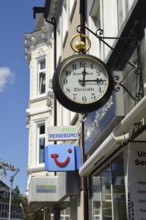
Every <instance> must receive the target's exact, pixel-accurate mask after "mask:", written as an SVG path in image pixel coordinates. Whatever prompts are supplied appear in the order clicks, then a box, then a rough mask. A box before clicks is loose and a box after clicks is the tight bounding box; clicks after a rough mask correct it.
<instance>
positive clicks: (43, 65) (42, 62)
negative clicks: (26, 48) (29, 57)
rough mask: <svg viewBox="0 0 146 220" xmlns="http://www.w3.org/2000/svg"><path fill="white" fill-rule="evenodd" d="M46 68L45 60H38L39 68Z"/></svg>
mask: <svg viewBox="0 0 146 220" xmlns="http://www.w3.org/2000/svg"><path fill="white" fill-rule="evenodd" d="M45 68H46V61H45V60H42V61H41V62H40V69H41V70H42V69H45Z"/></svg>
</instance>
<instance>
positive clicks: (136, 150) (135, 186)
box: [127, 142, 146, 220]
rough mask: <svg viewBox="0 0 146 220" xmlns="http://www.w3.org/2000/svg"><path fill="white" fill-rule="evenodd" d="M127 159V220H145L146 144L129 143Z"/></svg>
mask: <svg viewBox="0 0 146 220" xmlns="http://www.w3.org/2000/svg"><path fill="white" fill-rule="evenodd" d="M128 157H129V159H128V164H127V166H128V167H127V168H128V169H127V170H128V173H127V174H128V175H127V176H128V184H127V185H128V212H129V213H128V217H129V218H128V220H132V219H146V175H145V171H146V143H140V142H137V143H130V144H129V146H128ZM133 192H134V193H133Z"/></svg>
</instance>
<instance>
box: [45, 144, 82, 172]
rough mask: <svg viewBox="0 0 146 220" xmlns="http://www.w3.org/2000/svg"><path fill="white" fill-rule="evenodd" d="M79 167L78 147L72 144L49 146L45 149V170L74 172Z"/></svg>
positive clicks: (79, 155)
mask: <svg viewBox="0 0 146 220" xmlns="http://www.w3.org/2000/svg"><path fill="white" fill-rule="evenodd" d="M80 166H81V154H80V147H78V146H73V145H72V144H59V145H49V146H47V147H45V170H48V171H53V172H56V171H75V170H76V169H79V168H80Z"/></svg>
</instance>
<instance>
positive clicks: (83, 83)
mask: <svg viewBox="0 0 146 220" xmlns="http://www.w3.org/2000/svg"><path fill="white" fill-rule="evenodd" d="M86 73H87V72H86V68H85V66H84V70H83V71H82V74H83V79H82V80H81V81H80V84H81V86H85V75H86Z"/></svg>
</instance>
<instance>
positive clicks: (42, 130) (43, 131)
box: [39, 125, 45, 134]
mask: <svg viewBox="0 0 146 220" xmlns="http://www.w3.org/2000/svg"><path fill="white" fill-rule="evenodd" d="M39 134H45V125H40V127H39Z"/></svg>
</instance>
